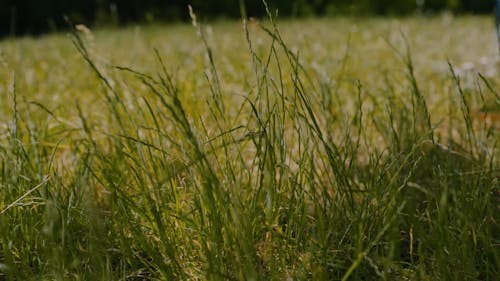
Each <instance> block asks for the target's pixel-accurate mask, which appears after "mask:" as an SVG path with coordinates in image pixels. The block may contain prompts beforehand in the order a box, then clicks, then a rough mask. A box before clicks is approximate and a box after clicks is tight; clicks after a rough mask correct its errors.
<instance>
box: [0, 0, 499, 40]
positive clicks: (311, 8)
mask: <svg viewBox="0 0 500 281" xmlns="http://www.w3.org/2000/svg"><path fill="white" fill-rule="evenodd" d="M243 2H245V6H246V10H247V13H248V15H249V16H254V17H260V16H263V15H265V9H264V5H263V4H262V1H261V0H244V1H243ZM267 2H268V3H269V5H270V7H271V8H272V9H273V10H278V11H279V15H280V16H281V17H300V16H313V15H320V16H324V15H335V14H356V15H388V14H389V15H399V14H409V13H413V12H415V11H421V12H437V11H441V10H445V9H448V10H452V11H455V12H472V13H487V12H492V11H493V6H494V2H495V1H494V0H398V1H393V0H268V1H267ZM188 4H190V5H192V6H193V7H194V8H195V10H196V11H197V12H198V14H199V15H201V16H202V17H204V18H214V17H225V18H237V17H239V16H240V1H238V0H168V1H167V0H140V1H137V0H72V1H67V0H0V36H2V35H3V36H5V35H17V34H39V33H42V32H46V31H51V30H52V31H53V30H57V29H60V28H65V27H66V26H67V23H66V22H65V20H64V16H67V17H68V18H70V19H72V20H73V21H75V22H82V23H86V24H89V25H94V24H127V23H131V22H145V21H155V20H160V21H179V20H188V13H187V5H188Z"/></svg>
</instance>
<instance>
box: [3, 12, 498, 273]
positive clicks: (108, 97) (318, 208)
mask: <svg viewBox="0 0 500 281" xmlns="http://www.w3.org/2000/svg"><path fill="white" fill-rule="evenodd" d="M266 8H267V7H266ZM267 10H268V14H269V22H267V23H266V24H264V25H262V26H261V28H262V30H263V31H264V32H265V33H266V34H267V35H268V37H269V39H270V44H269V45H268V46H267V48H266V49H265V52H259V53H257V52H256V51H255V50H254V47H253V42H252V40H251V35H250V30H249V28H248V27H247V26H246V20H245V18H244V32H245V38H246V43H247V46H248V55H249V57H250V60H249V61H250V62H251V65H250V66H249V67H250V68H251V69H252V71H253V74H254V77H253V78H249V79H253V81H252V82H251V90H249V91H248V93H246V95H245V96H243V97H242V98H241V102H240V103H238V104H232V103H229V102H228V101H230V100H232V99H233V98H234V97H233V96H232V95H231V93H230V92H227V91H225V88H224V83H223V82H222V81H221V80H220V79H219V75H221V74H220V73H218V72H217V55H222V54H216V53H214V52H213V50H212V49H211V48H210V45H209V43H208V41H207V39H206V37H205V35H204V34H205V33H204V27H203V26H201V25H199V24H198V25H197V27H198V28H199V30H198V32H199V34H200V36H201V41H202V44H203V46H204V49H205V51H206V56H207V62H208V64H207V72H206V73H207V75H206V77H205V78H206V81H207V85H208V89H209V94H208V95H205V96H202V95H201V94H200V99H205V100H206V106H205V107H203V109H204V111H201V112H198V113H193V112H192V111H190V110H188V107H189V105H187V102H186V98H185V96H184V94H185V93H184V92H183V90H182V88H181V87H179V86H178V81H176V79H175V75H173V74H172V72H171V71H170V70H169V65H168V64H166V63H165V62H164V61H163V58H162V55H161V54H160V52H159V51H155V52H154V54H153V55H154V56H155V57H156V60H157V62H158V64H159V68H160V69H161V70H160V71H159V73H156V74H148V73H143V72H140V71H137V70H134V69H132V68H130V67H126V66H116V67H113V69H114V70H112V69H106V68H104V67H105V66H103V65H102V64H100V63H98V62H97V61H96V60H95V58H93V57H92V54H91V52H89V51H88V50H87V47H86V44H85V40H84V38H81V37H80V35H79V34H78V33H74V34H73V37H72V38H73V42H74V45H75V46H76V48H77V50H78V51H79V53H80V54H81V56H82V57H83V58H84V60H85V62H86V63H87V64H88V65H89V66H90V68H91V69H92V70H93V72H94V73H95V74H96V75H97V76H98V78H99V79H100V80H101V81H102V84H103V86H104V87H102V88H101V89H100V90H99V91H100V93H102V94H103V96H102V100H104V101H105V104H106V110H105V111H104V112H102V114H101V115H100V116H102V118H103V120H102V122H98V121H97V120H95V119H93V118H91V117H90V116H91V114H92V113H91V112H88V111H86V109H85V108H81V107H80V106H79V105H78V104H77V105H76V109H77V112H78V119H77V121H74V122H77V123H78V127H77V129H74V128H72V127H71V126H68V125H67V122H64V121H62V120H61V119H62V118H59V116H57V113H55V112H53V111H52V110H50V106H48V105H42V104H38V103H32V102H27V101H22V102H20V101H19V97H18V93H17V91H16V90H15V87H13V89H12V91H11V92H12V102H13V108H14V110H13V118H12V122H11V125H10V127H9V128H10V134H8V135H7V137H6V141H3V142H1V143H0V151H2V154H0V159H1V162H0V163H1V166H0V167H1V169H0V172H1V177H0V188H1V189H0V191H1V192H0V198H1V199H0V274H1V275H0V276H1V277H0V278H4V279H8V280H16V279H23V280H24V279H26V280H30V279H33V280H35V279H36V280H39V279H57V280H66V279H80V280H115V279H116V280H123V279H127V280H128V279H130V280H192V279H201V280H221V279H230V280H233V279H236V280H260V279H263V280H268V279H270V280H283V279H285V280H296V279H297V280H302V279H313V280H359V279H369V280H371V279H383V280H404V279H412V280H413V279H420V280H435V279H442V280H457V279H480V280H494V279H495V277H496V276H498V275H499V274H500V272H498V268H500V259H499V258H500V257H499V254H498V240H499V239H500V237H499V236H498V233H500V229H499V225H498V215H497V213H498V203H499V190H498V187H499V182H498V178H499V166H498V132H497V131H490V133H489V134H482V132H483V131H482V130H481V129H480V128H479V129H478V128H477V127H475V126H474V124H473V122H472V121H471V119H470V118H471V117H470V116H471V114H470V113H471V98H472V97H473V96H474V95H476V96H477V95H478V94H479V93H478V92H474V91H472V92H468V93H467V92H466V91H464V89H463V88H462V87H461V84H460V78H459V76H458V75H457V74H456V73H455V72H454V71H453V69H452V68H451V67H450V74H451V77H450V79H452V80H453V81H454V82H455V84H454V85H455V89H454V90H453V92H454V93H455V95H456V97H457V98H456V99H450V101H449V102H450V104H452V105H451V106H456V107H459V108H460V111H461V115H460V116H461V118H462V121H457V122H450V124H449V126H450V127H445V128H443V126H442V125H440V124H439V123H438V122H437V121H436V120H433V119H432V116H431V114H430V111H429V109H428V107H427V106H428V104H427V101H426V96H425V93H423V92H422V91H421V90H420V89H421V88H420V87H419V81H418V79H417V76H416V75H415V71H414V65H413V62H412V58H411V54H410V52H409V50H407V51H406V52H405V53H403V54H402V55H401V57H402V58H403V64H405V65H406V73H407V80H406V83H407V85H406V86H407V89H408V90H407V91H406V93H407V96H403V97H399V98H397V99H395V98H394V94H393V93H391V92H390V91H388V92H384V93H382V95H381V96H378V97H375V96H374V91H373V90H372V89H370V88H366V87H365V86H364V84H363V81H357V80H345V79H341V78H340V76H339V78H338V81H336V83H337V86H331V84H330V83H329V81H324V80H323V78H322V77H321V76H319V75H315V74H314V73H312V72H310V71H308V68H307V67H306V66H304V64H303V61H302V59H301V56H300V51H299V52H296V51H294V50H292V49H291V48H290V47H288V45H287V44H286V42H285V40H284V39H283V37H282V35H281V34H280V30H279V29H278V24H277V18H276V17H275V15H273V14H272V13H271V11H270V10H269V8H267ZM243 14H244V13H243ZM261 53H264V55H262V54H261ZM347 59H348V58H347V55H346V60H347ZM112 71H117V72H118V73H115V72H113V75H114V76H113V78H111V77H110V76H109V75H110V74H109V73H111V72H112ZM120 78H121V79H137V80H138V81H140V83H141V85H142V88H141V90H140V91H136V92H134V93H133V95H126V94H125V91H124V90H123V89H122V88H120V87H119V86H116V82H112V81H116V80H117V79H120ZM481 79H482V80H481V81H482V84H478V89H477V91H480V90H481V89H482V87H484V86H486V87H488V89H490V90H491V92H492V93H493V95H494V96H495V95H496V96H497V97H498V95H497V94H496V91H495V90H494V87H493V86H492V85H491V84H489V83H488V80H487V79H486V78H484V77H482V78H481ZM386 83H387V89H390V88H391V86H392V85H391V83H399V81H397V82H396V81H391V79H390V77H389V78H388V79H387V81H386ZM338 85H342V87H343V89H350V92H348V93H347V94H349V96H348V97H343V96H341V95H342V94H343V93H341V92H340V90H339V87H340V86H338ZM481 95H485V93H483V92H481ZM20 106H23V107H24V108H23V110H21V109H20ZM32 108H38V109H41V110H42V111H43V112H45V114H46V115H47V116H49V117H50V118H51V119H53V120H51V121H55V122H56V123H57V124H58V125H57V126H48V121H47V120H39V119H33V118H32V117H31V116H30V110H28V109H32ZM451 117H452V116H450V118H451ZM449 130H455V131H458V132H459V133H460V134H459V135H460V136H462V137H460V138H457V139H455V138H454V137H453V135H452V134H446V132H447V131H449ZM58 139H59V140H58ZM63 140H64V144H62V141H63ZM445 144H446V145H445ZM63 145H64V147H61V146H63Z"/></svg>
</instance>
